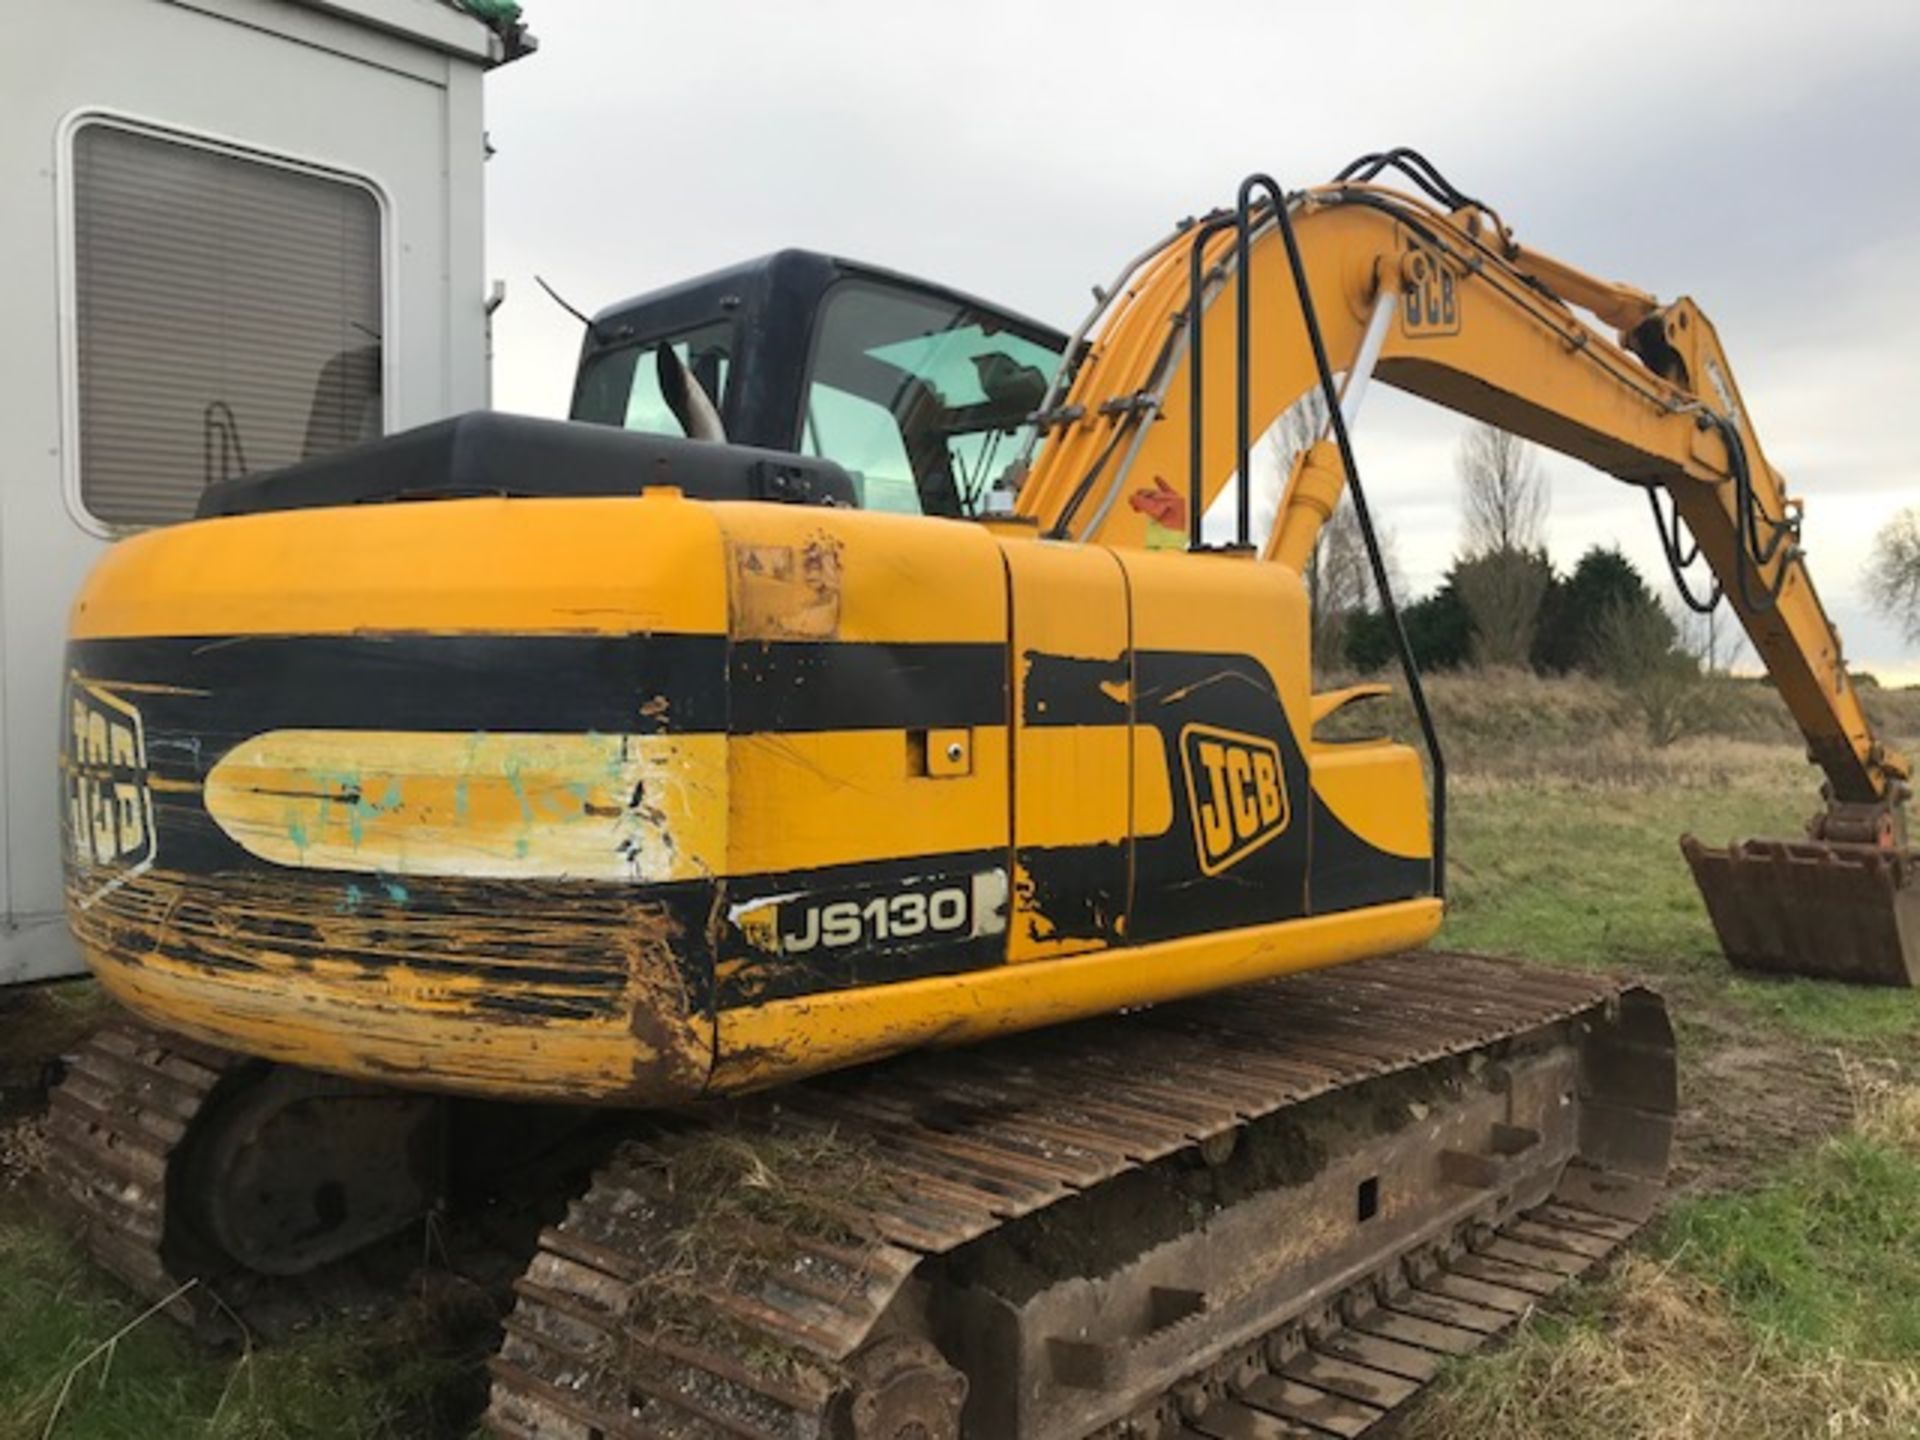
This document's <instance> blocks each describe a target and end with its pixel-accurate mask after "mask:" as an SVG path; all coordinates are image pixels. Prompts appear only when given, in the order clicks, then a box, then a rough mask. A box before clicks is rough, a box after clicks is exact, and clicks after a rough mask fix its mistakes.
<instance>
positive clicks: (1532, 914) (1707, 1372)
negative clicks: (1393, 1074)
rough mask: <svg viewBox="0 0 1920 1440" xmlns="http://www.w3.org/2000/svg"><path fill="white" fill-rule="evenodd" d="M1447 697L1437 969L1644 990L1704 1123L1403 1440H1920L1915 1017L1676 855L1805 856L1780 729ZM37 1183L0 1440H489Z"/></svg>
mask: <svg viewBox="0 0 1920 1440" xmlns="http://www.w3.org/2000/svg"><path fill="white" fill-rule="evenodd" d="M1434 698H1435V703H1436V706H1437V708H1438V709H1439V712H1440V715H1441V721H1442V725H1443V728H1444V733H1445V734H1446V735H1447V736H1448V738H1449V742H1450V744H1449V748H1450V753H1451V755H1452V758H1453V761H1454V767H1455V782H1454V785H1453V786H1452V790H1451V793H1452V797H1453V844H1454V865H1453V893H1452V902H1453V909H1452V915H1451V918H1450V920H1449V922H1448V925H1447V929H1446V931H1445V932H1444V935H1443V937H1442V943H1443V944H1445V945H1447V946H1449V947H1453V948H1460V949H1476V950H1486V951H1494V952H1503V953H1509V954H1517V955H1523V956H1527V957H1530V958H1532V959H1534V960H1536V961H1538V962H1540V963H1544V964H1552V965H1566V966H1578V967H1604V968H1607V969H1626V970H1631V971H1635V972H1638V973H1641V974H1644V975H1647V976H1649V977H1651V978H1652V979H1653V980H1654V981H1655V983H1657V984H1658V986H1659V987H1660V988H1661V989H1662V990H1663V991H1664V992H1665V993H1666V994H1667V995H1668V997H1669V1000H1670V1003H1671V1005H1672V1007H1673V1010H1674V1012H1675V1016H1676V1020H1677V1022H1678V1028H1679V1031H1680V1035H1681V1042H1682V1066H1683V1097H1682V1098H1683V1106H1684V1109H1685V1114H1684V1115H1683V1117H1682V1124H1681V1128H1680V1140H1679V1145H1680V1151H1681V1153H1680V1156H1679V1161H1678V1164H1677V1167H1676V1178H1677V1191H1676V1199H1675V1201H1674V1203H1673V1205H1672V1206H1671V1208H1670V1209H1669V1210H1668V1212H1667V1214H1666V1215H1665V1217H1664V1218H1663V1220H1662V1221H1661V1222H1660V1223H1659V1224H1657V1225H1656V1226H1655V1227H1654V1228H1653V1229H1652V1230H1651V1231H1650V1232H1649V1233H1648V1235H1647V1237H1646V1239H1645V1240H1643V1241H1642V1242H1641V1243H1640V1244H1639V1245H1638V1246H1637V1247H1636V1250H1635V1252H1634V1254H1633V1255H1632V1256H1631V1257H1630V1258H1629V1259H1628V1260H1627V1261H1626V1262H1624V1263H1622V1264H1620V1265H1619V1266H1617V1267H1616V1268H1615V1270H1614V1271H1613V1273H1612V1274H1611V1275H1610V1276H1609V1277H1608V1278H1607V1279H1606V1280H1605V1281H1603V1282H1601V1283H1599V1284H1596V1285H1592V1286H1589V1287H1586V1288H1584V1289H1583V1290H1582V1291H1581V1292H1580V1294H1579V1295H1578V1296H1577V1298H1576V1299H1575V1300H1574V1301H1572V1302H1571V1303H1570V1304H1569V1305H1567V1306H1565V1307H1564V1308H1561V1309H1559V1310H1556V1311H1555V1312H1553V1313H1552V1314H1549V1315H1546V1316H1543V1317H1541V1318H1540V1319H1539V1320H1537V1321H1536V1323H1534V1324H1533V1325H1532V1326H1531V1327H1530V1328H1529V1329H1528V1330H1527V1331H1526V1332H1525V1333H1524V1334H1522V1335H1521V1336H1520V1337H1519V1338H1518V1339H1517V1340H1516V1341H1515V1342H1514V1343H1513V1344H1511V1345H1509V1346H1507V1347H1506V1348H1504V1349H1503V1350H1501V1351H1500V1352H1498V1353H1496V1354H1494V1355H1491V1356H1487V1357H1482V1358H1479V1359H1475V1360H1473V1361H1470V1362H1467V1363H1465V1364H1463V1365H1461V1366H1460V1367H1459V1368H1458V1369H1457V1371H1455V1372H1453V1373H1451V1374H1450V1375H1449V1377H1448V1378H1447V1380H1446V1381H1445V1382H1444V1383H1443V1384H1442V1386H1441V1387H1440V1389H1439V1391H1438V1393H1437V1394H1436V1395H1435V1396H1433V1397H1432V1398H1431V1399H1429V1400H1428V1401H1427V1402H1425V1403H1424V1404H1423V1406H1422V1408H1421V1409H1420V1410H1419V1411H1418V1412H1417V1413H1416V1414H1415V1415H1414V1416H1412V1417H1411V1418H1410V1420H1409V1421H1408V1423H1407V1424H1406V1425H1405V1426H1404V1427H1403V1428H1402V1430H1401V1432H1400V1433H1402V1434H1403V1435H1407V1436H1414V1437H1422V1440H1470V1437H1471V1440H1479V1437H1487V1440H1508V1437H1511V1440H1520V1437H1529V1440H1531V1437H1559V1436H1565V1437H1569V1440H1602V1437H1606V1440H1615V1437H1647V1440H1666V1437H1674V1440H1679V1437H1683V1436H1685V1437H1694V1436H1718V1435H1726V1436H1739V1437H1759V1440H1773V1437H1780V1440H1785V1437H1789V1436H1792V1437H1800V1436H1816V1435H1819V1436H1826V1435H1833V1436H1885V1437H1909V1440H1910V1437H1915V1436H1920V1091H1916V1090H1915V1089H1913V1088H1912V1087H1913V1086H1914V1085H1915V1084H1920V997H1916V996H1915V995H1912V994H1909V993H1904V992H1888V991H1866V990H1855V989H1847V988H1842V987H1837V986H1831V985H1822V984H1817V983H1813V982H1793V983H1786V984H1769V983H1760V982H1755V981H1747V980H1738V979H1735V978H1733V977H1732V976H1731V975H1730V974H1729V972H1728V971H1727V970H1726V968H1725V966H1724V963H1723V962H1722V961H1721V959H1720V958H1719V955H1718V952H1717V950H1716V948H1715V946H1714V942H1713V937H1712V934H1711V931H1710V930H1709V928H1708V926H1707V923H1706V920H1705V917H1704V914H1703V913H1702V911H1701V909H1700V905H1699V901H1698V899H1697V897H1696V895H1695V893H1694V891H1693V888H1692V883H1691V881H1690V879H1689V878H1688V875H1687V872H1686V867H1685V864H1684V862H1683V861H1682V860H1681V858H1680V855H1679V852H1678V848H1677V838H1678V836H1679V834H1680V833H1681V832H1682V831H1684V830H1692V831H1694V832H1695V833H1697V834H1699V835H1700V836H1701V837H1702V838H1704V839H1708V840H1715V841H1724V840H1727V839H1731V838H1734V837H1736V836H1744V835H1749V834H1772V835H1781V834H1785V835H1794V834H1797V833H1798V832H1799V827H1800V825H1801V823H1802V822H1803V821H1804V819H1805V817H1806V815H1807V814H1808V813H1809V812H1810V811H1811V810H1812V808H1813V807H1814V804H1815V798H1816V797H1815V784H1814V779H1813V776H1812V775H1811V773H1810V772H1809V770H1808V769H1807V767H1806V765H1805V763H1804V761H1803V760H1802V758H1801V753H1800V749H1799V746H1798V745H1797V744H1796V743H1794V742H1793V741H1792V739H1791V732H1790V730H1789V729H1788V727H1787V725H1786V723H1785V719H1784V716H1782V715H1781V714H1780V713H1779V712H1778V702H1777V701H1775V700H1774V699H1773V698H1772V697H1771V696H1770V695H1768V694H1767V693H1766V692H1765V691H1764V690H1762V689H1761V688H1760V687H1757V686H1742V687H1738V689H1737V690H1735V691H1733V692H1730V693H1728V694H1726V695H1723V696H1722V697H1720V700H1719V703H1718V704H1717V708H1716V716H1717V718H1716V726H1717V728H1718V731H1719V732H1720V733H1717V734H1714V735H1711V736H1704V737H1696V738H1694V739H1690V740H1686V741H1682V742H1681V743H1679V744H1677V745H1675V746H1672V747H1670V748H1667V749H1662V750H1657V751H1655V750H1649V749H1648V748H1647V747H1646V746H1644V745H1643V744H1641V743H1640V742H1639V740H1638V737H1637V735H1636V733H1635V729H1634V723H1635V722H1634V720H1633V717H1632V715H1631V714H1630V712H1628V711H1627V710H1626V709H1625V707H1624V706H1623V702H1622V701H1621V698H1620V697H1619V696H1617V695H1614V694H1612V693H1611V692H1609V691H1607V690H1605V689H1604V688H1603V687H1600V686H1597V685H1593V684H1591V683H1588V682H1582V681H1568V682H1556V683H1552V684H1549V683H1545V682H1540V681H1536V680H1532V679H1530V678H1524V677H1517V676H1494V677H1478V678H1467V677H1441V678H1440V679H1439V680H1438V681H1437V682H1436V684H1435V687H1434ZM1917 698H1920V697H1913V696H1909V695H1881V696H1877V697H1875V703H1876V704H1877V705H1879V706H1882V707H1884V712H1885V713H1884V714H1883V719H1885V720H1886V722H1887V723H1888V724H1889V727H1890V729H1891V730H1892V732H1893V734H1894V736H1895V738H1896V739H1898V740H1903V741H1908V742H1911V741H1913V740H1914V739H1916V738H1920V704H1916V703H1915V702H1916V699H1917ZM97 1009H98V1006H97V1001H95V1000H94V999H92V998H91V997H90V994H89V992H88V991H87V990H86V989H85V988H84V987H78V988H74V989H70V990H67V991H64V992H42V993H40V994H37V995H34V996H31V997H28V998H26V999H25V1000H16V1001H13V1002H11V1008H9V1009H6V1010H0V1064H4V1062H5V1061H6V1060H7V1058H8V1057H12V1058H13V1060H14V1061H15V1062H16V1068H15V1070H14V1071H8V1070H6V1069H4V1068H0V1083H5V1084H8V1085H12V1086H16V1087H19V1086H24V1085H25V1083H26V1082H25V1080H24V1079H23V1078H22V1075H21V1074H20V1073H19V1063H20V1057H28V1058H29V1059H30V1058H31V1057H33V1056H38V1055H45V1054H49V1053H57V1051H58V1050H59V1048H60V1046H61V1044H62V1043H65V1041H66V1040H67V1039H68V1038H70V1037H71V1036H73V1035H75V1034H77V1033H79V1032H80V1031H82V1030H84V1028H85V1027H86V1025H87V1024H88V1023H89V1022H90V1021H91V1019H92V1018H93V1016H94V1015H95V1014H96V1013H97ZM8 1093H12V1094H16V1095H17V1094H19V1093H21V1092H20V1091H19V1090H18V1089H16V1090H14V1091H10V1092H8ZM1834 1094H1839V1095H1841V1096H1842V1097H1843V1098H1845V1099H1847V1101H1848V1102H1849V1104H1850V1105H1851V1106H1852V1108H1853V1110H1854V1111H1855V1112H1856V1114H1857V1122H1856V1123H1855V1124H1854V1125H1853V1126H1852V1127H1851V1128H1843V1129H1842V1130H1841V1132H1840V1133H1827V1132H1828V1131H1829V1130H1830V1129H1831V1128H1832V1127H1831V1126H1830V1125H1828V1124H1827V1123H1826V1122H1825V1121H1824V1120H1823V1119H1822V1118H1821V1116H1822V1115H1823V1114H1825V1113H1826V1112H1825V1111H1823V1110H1822V1109H1821V1108H1820V1107H1819V1106H1817V1105H1814V1104H1812V1103H1811V1101H1812V1100H1813V1099H1814V1098H1818V1097H1822V1096H1824V1097H1828V1098H1830V1097H1831V1096H1832V1095H1834ZM36 1160H37V1150H36V1142H35V1129H34V1117H33V1114H32V1112H31V1109H30V1107H27V1106H26V1105H25V1103H24V1102H18V1103H17V1104H16V1109H15V1111H14V1112H13V1113H12V1114H11V1115H8V1114H7V1113H5V1112H4V1111H0V1440H27V1437H44V1436H60V1437H69V1440H81V1437H91V1440H135V1437H139V1440H147V1437H168V1436H199V1435H209V1436H217V1437H230V1440H243V1437H244V1440H280V1437H305V1436H315V1437H318V1436H329V1437H331V1436H342V1437H367V1440H376V1437H377V1440H390V1437H408V1440H412V1437H436V1436H448V1437H455V1436H462V1435H464V1434H466V1433H467V1431H468V1430H469V1429H470V1427H471V1423H472V1416H473V1413H474V1404H475V1397H476V1396H477V1394H478V1393H479V1391H478V1389H477V1385H478V1378H477V1372H476V1371H475V1369H474V1367H473V1365H472V1363H471V1355H470V1353H469V1351H468V1350H467V1349H465V1348H463V1346H462V1343H461V1331H460V1327H458V1326H449V1325H448V1324H447V1323H446V1316H445V1314H444V1309H443V1307H442V1306H441V1305H440V1304H439V1301H438V1300H437V1298H436V1297H435V1296H433V1295H431V1294H423V1295H419V1296H416V1297H414V1299H413V1300H412V1301H411V1302H410V1303H409V1304H408V1305H407V1306H406V1307H404V1308H403V1309H402V1311H401V1312H400V1313H399V1314H397V1315H395V1316H393V1317H391V1318H390V1319H387V1320H382V1321H379V1322H376V1323H373V1324H371V1325H367V1324H359V1325H348V1324H342V1325H340V1326H338V1327H336V1328H333V1329H331V1330H326V1331H323V1332H321V1333H315V1334H311V1335H308V1336H306V1337H304V1338H301V1339H299V1340H296V1341H293V1342H291V1343H284V1344H279V1345H275V1346H272V1347H262V1348H259V1349H255V1350H252V1351H249V1352H245V1353H238V1354H235V1353H216V1352H211V1351H207V1350H204V1349H202V1348H199V1347H198V1346H196V1345H195V1344H193V1343H192V1342H191V1341H189V1340H188V1339H186V1338H185V1337H184V1336H182V1335H181V1334H179V1333H177V1332H176V1331H175V1330H174V1329H173V1328H171V1327H170V1326H169V1325H167V1324H165V1323H163V1322H161V1321H158V1320H155V1319H150V1318H148V1319H143V1318H142V1316H141V1313H140V1311H139V1310H138V1309H137V1308H136V1307H133V1306H130V1305H129V1304H128V1303H127V1302H126V1301H125V1300H123V1299H122V1298H121V1297H120V1296H119V1295H118V1294H117V1293H116V1292H115V1291H113V1290H112V1289H111V1288H110V1287H108V1286H106V1285H104V1284H102V1283H101V1282H100V1281H99V1280H97V1279H96V1278H95V1277H94V1276H93V1275H92V1274H91V1273H90V1272H89V1271H88V1270H87V1268H86V1267H85V1265H83V1264H82V1263H81V1262H80V1261H79V1260H78V1259H77V1258H76V1257H75V1256H74V1255H73V1253H72V1252H71V1251H70V1250H69V1249H68V1248H67V1246H66V1245H65V1243H64V1242H63V1241H62V1240H61V1239H59V1238H58V1235H57V1232H56V1231H55V1229H54V1227H53V1225H52V1223H51V1221H50V1219H49V1218H48V1217H47V1216H46V1215H45V1214H44V1213H43V1211H42V1209H41V1208H40V1207H39V1205H38V1204H37V1202H36V1201H35V1199H34V1198H33V1195H32V1192H31V1189H30V1188H29V1187H28V1186H27V1185H26V1184H25V1183H24V1182H25V1180H26V1179H27V1178H28V1177H30V1176H31V1174H32V1172H33V1170H34V1169H35V1165H36ZM466 1338H467V1339H468V1340H470V1339H471V1336H470V1335H468V1336H467V1337H466Z"/></svg>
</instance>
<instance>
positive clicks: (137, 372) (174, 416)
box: [72, 121, 386, 528]
mask: <svg viewBox="0 0 1920 1440" xmlns="http://www.w3.org/2000/svg"><path fill="white" fill-rule="evenodd" d="M72 207H73V208H72V245H73V251H72V284H73V293H72V305H73V336H72V343H73V347H74V353H73V366H74V370H73V373H74V379H75V387H74V388H75V408H76V411H77V416H76V418H77V421H78V426H77V433H76V435H75V440H76V442H77V444H76V449H77V452H78V453H77V461H78V465H77V468H78V475H79V492H80V500H81V503H82V505H83V506H84V508H85V509H86V511H87V513H88V514H90V515H92V516H93V517H94V518H95V519H96V520H99V521H101V522H103V523H105V524H107V525H110V526H113V527H116V528H137V527H141V526H148V525H160V524H165V523H167V522H169V521H175V520H183V519H186V518H187V517H189V516H191V515H192V514H193V512H194V507H195V506H196V504H197V503H198V502H199V498H200V493H201V491H202V490H204V489H205V488H206V486H207V485H209V484H210V483H212V482H213V481H215V480H221V479H226V478H228V477H231V476H235V475H243V474H247V473H249V472H252V471H259V470H273V469H278V468H279V467H281V466H284V465H291V464H293V463H295V462H296V461H299V460H303V459H307V458H309V457H312V456H316V455H322V454H325V453H326V452H328V451H330V450H337V449H339V448H341V447H342V446H345V445H353V444H357V443H358V442H360V441H363V440H371V439H375V438H377V437H378V436H380V435H381V434H382V433H384V431H385V428H386V414H385V407H384V404H383V399H382V396H383V393H384V387H383V378H382V376H383V351H384V346H383V338H382V328H383V327H382V315H383V299H384V297H383V294H382V289H383V283H382V269H383V267H382V263H381V257H382V252H383V248H384V247H383V238H382V234H381V230H382V213H381V205H380V201H379V199H378V197H377V196H376V195H375V194H374V192H373V191H372V190H371V189H369V188H368V187H367V186H366V185H365V184H362V183H359V182H357V181H354V180H350V179H345V178H341V177H337V176H332V175H326V174H321V173H317V172H315V171H311V170H306V169H299V168H295V167H293V166H290V165H283V164H277V163H274V162H272V161H269V160H264V159H260V158H256V157H254V156H251V155H243V154H239V153H236V152H233V151H229V150H221V149H216V148H212V147H210V146H207V145H203V144H198V143H194V142H191V141H188V140H185V139H180V138H175V137H171V136H167V135H162V134H158V133H155V132H151V131H147V130H141V129H134V128H130V127H126V126H123V125H119V124H112V123H107V122H104V121H90V122H88V123H86V124H84V125H82V126H81V127H79V128H78V129H77V130H76V131H75V132H74V135H73V171H72Z"/></svg>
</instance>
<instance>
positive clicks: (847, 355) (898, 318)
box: [800, 280, 1060, 515]
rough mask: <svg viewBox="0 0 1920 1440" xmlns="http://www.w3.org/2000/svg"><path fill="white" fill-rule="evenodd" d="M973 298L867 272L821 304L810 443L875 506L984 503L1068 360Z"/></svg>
mask: <svg viewBox="0 0 1920 1440" xmlns="http://www.w3.org/2000/svg"><path fill="white" fill-rule="evenodd" d="M1055 343H1057V342H1052V343H1049V342H1047V341H1046V340H1044V339H1043V338H1042V337H1040V336H1039V335H1029V334H1026V333H1024V332H1023V331H1022V330H1020V329H1016V328H1014V325H1013V322H1011V321H1009V320H1008V319H1006V318H1005V317H1003V316H999V315H995V314H993V313H991V312H989V311H986V310H982V309H980V308H978V307H976V306H973V305H969V304H967V303H966V302H965V301H962V300H957V299H948V298H945V297H942V296H940V295H937V294H933V293H928V292H921V291H917V290H909V289H905V288H902V287H897V286H892V285H882V284H878V283H873V282H868V281H864V280H848V281H842V282H841V283H840V284H838V285H836V286H834V288H833V289H832V290H831V291H829V292H828V294H827V298H826V300H825V302H824V304H823V305H822V307H821V318H820V327H819V332H818V335H817V336H816V338H815V340H814V347H813V363H812V366H811V368H810V371H809V374H808V384H807V392H806V410H805V413H804V414H803V415H802V416H801V447H800V448H801V449H802V450H803V451H804V452H806V453H807V454H810V455H824V456H826V457H827V458H828V459H831V460H837V461H838V462H839V463H840V464H841V465H842V466H844V467H845V468H846V469H847V470H849V471H851V472H852V473H853V475H854V477H855V484H856V486H857V487H858V488H859V491H860V496H861V500H860V503H861V504H862V505H863V506H865V507H866V508H867V509H870V510H905V511H909V512H913V513H925V514H929V515H972V514H977V513H978V512H979V510H980V508H981V504H982V502H983V501H984V499H985V497H986V493H987V491H988V490H989V489H990V488H991V487H992V486H993V485H994V483H995V482H996V481H997V480H999V479H1000V478H1001V476H1002V475H1003V474H1004V473H1005V472H1006V471H1007V469H1008V468H1009V467H1010V466H1011V465H1012V464H1013V461H1014V457H1015V455H1016V454H1017V453H1018V451H1019V448H1020V446H1019V440H1018V434H1019V430H1020V427H1021V426H1022V425H1024V424H1025V423H1026V421H1027V417H1028V416H1029V414H1031V412H1032V411H1033V410H1035V409H1036V408H1038V406H1039V405H1040V402H1041V401H1042V400H1043V399H1045V398H1046V393H1047V385H1048V382H1049V381H1050V380H1051V378H1052V376H1053V372H1054V370H1055V369H1056V368H1057V367H1058V365H1059V363H1060V357H1059V354H1058V352H1057V351H1056V350H1055V349H1054V348H1053V346H1054V344H1055Z"/></svg>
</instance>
